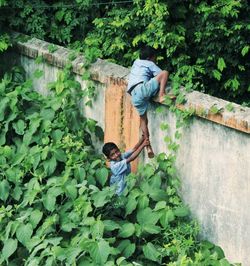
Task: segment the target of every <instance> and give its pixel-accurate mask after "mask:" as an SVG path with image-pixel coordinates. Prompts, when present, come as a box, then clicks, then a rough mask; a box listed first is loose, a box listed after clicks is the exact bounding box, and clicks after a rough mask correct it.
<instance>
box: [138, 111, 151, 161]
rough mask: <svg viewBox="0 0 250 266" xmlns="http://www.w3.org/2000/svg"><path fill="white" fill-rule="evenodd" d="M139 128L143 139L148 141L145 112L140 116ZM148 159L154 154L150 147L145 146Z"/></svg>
mask: <svg viewBox="0 0 250 266" xmlns="http://www.w3.org/2000/svg"><path fill="white" fill-rule="evenodd" d="M140 127H141V130H142V134H143V136H144V138H146V139H149V132H148V117H147V112H146V113H144V114H143V115H141V116H140ZM146 149H147V153H148V157H149V158H153V157H154V152H153V149H152V147H151V145H148V146H146Z"/></svg>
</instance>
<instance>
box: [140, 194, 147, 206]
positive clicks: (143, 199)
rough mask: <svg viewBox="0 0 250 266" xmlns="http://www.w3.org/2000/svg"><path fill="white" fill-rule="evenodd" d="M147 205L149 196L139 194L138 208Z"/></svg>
mask: <svg viewBox="0 0 250 266" xmlns="http://www.w3.org/2000/svg"><path fill="white" fill-rule="evenodd" d="M148 205H149V198H148V196H147V195H143V194H142V195H141V196H140V197H139V198H138V208H139V209H145V208H147V207H148Z"/></svg>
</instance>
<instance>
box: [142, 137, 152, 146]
mask: <svg viewBox="0 0 250 266" xmlns="http://www.w3.org/2000/svg"><path fill="white" fill-rule="evenodd" d="M148 145H150V141H149V139H148V138H147V139H144V141H143V146H144V147H145V146H148Z"/></svg>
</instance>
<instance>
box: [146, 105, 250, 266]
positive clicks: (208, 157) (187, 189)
mask: <svg viewBox="0 0 250 266" xmlns="http://www.w3.org/2000/svg"><path fill="white" fill-rule="evenodd" d="M162 122H164V123H168V124H169V125H170V127H169V130H167V131H161V130H157V127H159V125H160V124H161V123H162ZM149 123H150V125H149V126H150V131H151V140H152V143H153V147H154V150H155V152H156V153H159V152H163V151H165V152H168V148H167V143H165V142H164V137H165V136H171V137H172V139H174V134H175V124H176V118H175V117H174V116H173V114H172V113H170V112H169V111H168V110H163V112H161V113H156V112H155V107H151V108H150V110H149ZM181 134H182V137H181V139H180V140H179V142H178V140H177V143H179V145H180V147H179V150H178V154H177V163H176V167H177V172H178V174H179V176H180V177H181V180H182V188H181V196H182V197H183V199H184V202H185V203H186V204H187V205H189V206H190V209H191V213H192V214H193V216H194V217H195V218H197V220H198V221H199V222H200V224H201V228H202V230H201V236H202V237H203V238H204V239H208V240H210V241H211V242H213V243H216V244H217V245H219V246H221V247H222V248H223V250H224V252H225V255H226V257H227V258H228V259H229V260H230V261H231V262H242V263H243V265H246V266H248V265H250V260H249V254H250V253H249V252H250V238H249V235H250V215H249V212H248V209H249V200H250V138H249V135H248V134H246V133H241V132H239V131H237V130H232V129H230V128H227V127H224V126H222V125H218V124H215V123H212V122H210V121H206V120H203V119H200V118H193V119H192V120H191V121H190V122H189V123H188V125H187V126H186V127H185V128H183V129H182V130H181ZM145 161H149V160H148V159H147V158H145Z"/></svg>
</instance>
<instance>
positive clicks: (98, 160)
mask: <svg viewBox="0 0 250 266" xmlns="http://www.w3.org/2000/svg"><path fill="white" fill-rule="evenodd" d="M101 162H102V161H101V160H100V159H97V160H95V161H93V162H92V163H91V165H90V167H91V168H95V167H96V166H97V165H99V164H101Z"/></svg>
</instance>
